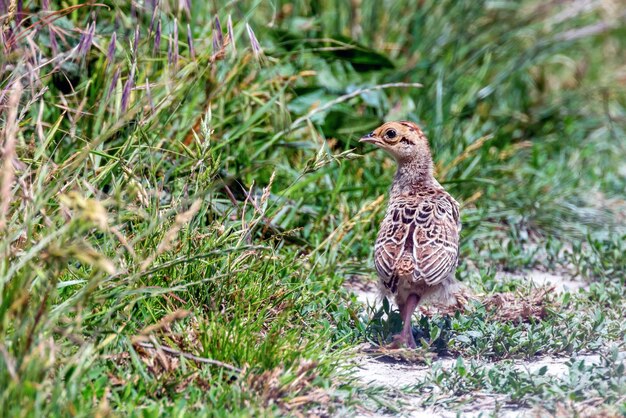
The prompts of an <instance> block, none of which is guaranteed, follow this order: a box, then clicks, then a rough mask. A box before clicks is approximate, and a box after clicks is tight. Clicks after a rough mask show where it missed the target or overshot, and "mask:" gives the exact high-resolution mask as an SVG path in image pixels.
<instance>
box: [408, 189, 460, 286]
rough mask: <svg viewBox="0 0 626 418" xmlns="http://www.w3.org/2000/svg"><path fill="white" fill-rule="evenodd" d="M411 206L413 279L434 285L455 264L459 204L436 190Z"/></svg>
mask: <svg viewBox="0 0 626 418" xmlns="http://www.w3.org/2000/svg"><path fill="white" fill-rule="evenodd" d="M413 207H414V208H415V217H414V222H415V228H413V236H412V240H413V258H414V260H415V266H416V268H415V271H414V273H413V277H414V280H416V281H421V280H424V281H425V282H426V284H428V285H430V286H434V285H436V284H438V283H441V282H442V281H443V280H444V279H445V278H446V277H448V275H449V274H450V273H451V272H452V271H454V269H455V268H456V265H457V262H458V256H459V231H460V221H459V205H458V203H457V202H456V201H455V200H454V199H452V197H451V196H450V195H449V194H448V193H446V192H445V191H437V192H436V193H434V194H429V195H426V196H424V198H423V199H421V200H420V201H419V203H418V204H416V205H414V206H413Z"/></svg>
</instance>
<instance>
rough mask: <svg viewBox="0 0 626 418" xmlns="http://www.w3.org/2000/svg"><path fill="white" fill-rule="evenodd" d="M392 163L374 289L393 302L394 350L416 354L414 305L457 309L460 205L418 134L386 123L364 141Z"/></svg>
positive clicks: (412, 127)
mask: <svg viewBox="0 0 626 418" xmlns="http://www.w3.org/2000/svg"><path fill="white" fill-rule="evenodd" d="M359 142H363V143H368V144H372V145H374V146H376V147H378V148H380V149H382V150H384V151H386V152H387V153H388V154H389V155H391V156H392V157H393V158H394V159H395V160H396V163H397V164H396V165H397V170H396V174H395V177H394V179H393V182H392V184H391V189H390V191H389V202H388V205H387V211H386V213H385V217H384V219H383V221H382V223H381V225H380V229H379V231H378V236H377V238H376V243H375V245H374V265H375V267H376V271H377V273H378V278H379V288H380V290H381V293H382V294H383V295H384V296H387V297H393V298H394V300H395V303H396V305H397V306H398V308H399V310H400V316H401V317H402V321H403V326H402V331H401V332H400V334H398V335H396V336H395V337H394V340H393V342H392V344H391V346H392V347H393V348H400V347H403V346H406V347H409V348H415V347H416V344H415V339H414V338H413V334H412V332H411V318H412V316H413V313H414V312H415V309H416V308H417V306H418V305H424V304H429V303H430V304H433V305H437V306H446V307H449V306H455V305H459V304H462V303H463V301H464V299H463V297H462V296H460V295H461V290H462V287H461V284H460V283H459V282H458V281H457V280H456V279H455V274H456V267H457V264H458V259H459V233H460V231H461V221H460V210H459V203H458V202H457V201H456V200H455V199H454V198H453V197H452V196H450V194H448V193H447V192H446V190H445V189H444V188H443V186H441V184H439V182H438V181H437V180H436V179H435V177H434V174H433V159H432V156H431V152H430V146H429V144H428V139H427V138H426V135H425V134H424V132H423V131H422V129H421V128H420V127H419V126H418V125H417V124H415V123H413V122H409V121H393V122H387V123H384V124H383V125H381V126H380V127H378V128H376V129H375V130H374V131H372V132H370V133H369V134H367V135H365V136H363V137H362V138H361V139H360V140H359Z"/></svg>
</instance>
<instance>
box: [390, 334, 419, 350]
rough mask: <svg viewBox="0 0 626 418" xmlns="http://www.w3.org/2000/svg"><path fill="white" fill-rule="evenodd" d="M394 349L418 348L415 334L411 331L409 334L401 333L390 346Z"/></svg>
mask: <svg viewBox="0 0 626 418" xmlns="http://www.w3.org/2000/svg"><path fill="white" fill-rule="evenodd" d="M388 347H389V348H392V349H399V348H405V347H406V348H417V344H415V339H414V338H413V334H412V333H411V332H410V331H409V333H404V332H402V333H400V334H398V335H395V336H394V337H393V341H392V342H391V344H389V346H388Z"/></svg>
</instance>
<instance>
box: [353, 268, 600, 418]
mask: <svg viewBox="0 0 626 418" xmlns="http://www.w3.org/2000/svg"><path fill="white" fill-rule="evenodd" d="M496 277H498V278H500V279H502V280H507V279H512V278H521V279H525V280H530V281H532V282H533V283H535V285H536V286H537V287H544V286H551V287H554V289H555V291H556V292H558V293H562V292H565V291H569V292H576V291H578V290H579V289H582V288H585V286H586V283H585V282H582V281H577V280H574V279H567V278H565V277H561V276H557V275H554V274H550V273H546V272H542V271H535V270H531V271H525V272H521V273H515V274H511V273H502V274H498V275H497V276H496ZM348 286H349V288H350V290H351V291H352V292H353V293H354V294H355V295H356V297H357V299H358V300H359V301H360V302H362V303H363V304H365V305H369V306H374V305H378V304H380V297H379V295H378V291H377V289H376V286H375V285H374V284H373V283H363V282H358V283H357V282H355V283H351V284H349V285H348ZM361 353H363V354H361ZM366 353H367V354H366ZM577 359H583V360H584V361H585V363H587V362H591V363H598V362H599V361H600V357H599V356H597V355H588V356H580V357H578V358H577ZM568 360H569V359H568V358H564V357H541V358H537V359H534V360H532V361H517V362H515V365H516V367H519V368H520V369H521V370H528V371H530V372H534V371H537V370H539V369H540V368H541V367H544V366H546V367H547V372H546V373H547V374H548V375H552V376H555V377H561V376H566V375H567V373H568V367H567V365H566V363H567V361H568ZM353 361H354V362H355V363H356V365H357V372H356V377H357V379H358V380H359V381H360V382H361V383H362V384H364V385H367V386H373V387H384V388H386V390H387V391H389V389H391V390H392V391H393V393H394V395H395V396H396V399H397V401H398V404H402V405H403V406H402V412H401V414H398V413H389V414H386V413H369V412H364V413H362V414H361V415H360V417H388V416H397V415H403V416H410V417H444V418H448V417H456V416H459V415H460V416H463V417H478V416H492V414H494V413H496V414H497V416H498V417H506V418H509V417H511V418H512V417H537V416H544V414H542V413H540V412H538V411H536V410H532V409H529V408H520V407H512V406H507V405H506V404H505V398H506V397H505V396H504V395H495V394H489V393H484V394H480V393H478V394H473V395H472V397H471V399H468V402H467V403H466V404H464V405H463V406H462V407H461V408H460V409H456V410H447V409H444V408H441V407H423V406H421V402H420V400H419V397H418V396H415V397H412V396H410V395H407V394H406V392H407V390H406V389H408V388H410V386H411V385H413V384H416V383H418V382H420V381H421V380H423V379H424V378H425V377H426V376H427V375H428V372H429V371H430V369H431V366H427V365H425V364H423V363H415V364H411V363H407V362H402V361H396V360H393V359H391V358H390V357H388V356H384V355H376V353H375V352H374V353H372V350H371V347H370V346H369V345H368V344H364V345H363V346H362V347H361V349H360V350H359V354H357V356H356V357H355V359H354V360H353ZM454 361H455V360H454V359H450V358H445V359H441V360H437V361H436V362H434V363H440V364H441V366H442V367H443V368H448V367H451V366H452V365H453V363H454Z"/></svg>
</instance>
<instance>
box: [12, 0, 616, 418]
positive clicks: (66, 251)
mask: <svg viewBox="0 0 626 418" xmlns="http://www.w3.org/2000/svg"><path fill="white" fill-rule="evenodd" d="M13 3H15V5H17V4H18V3H19V5H20V7H22V6H23V9H19V10H23V12H22V13H23V14H19V13H18V15H17V17H19V18H20V19H21V21H20V22H19V24H18V20H16V15H15V14H14V11H13V10H14V9H11V7H9V6H10V4H13ZM157 3H158V4H159V7H158V8H157V11H156V13H153V11H152V8H151V7H152V6H151V4H152V2H151V1H146V2H135V4H134V5H133V7H131V5H130V2H121V1H116V2H112V1H108V0H107V1H104V2H102V3H99V4H93V5H88V4H83V3H82V2H79V1H75V0H63V1H52V2H50V6H49V9H47V10H45V9H42V4H41V3H40V2H34V1H29V0H26V1H23V2H22V1H19V2H12V1H7V0H5V1H2V0H0V23H2V24H3V26H4V27H3V29H4V32H3V37H4V38H3V39H4V40H5V41H4V42H3V44H4V46H3V48H4V50H3V52H2V54H1V56H0V91H1V93H0V95H1V96H0V97H1V98H0V105H1V106H2V111H1V112H0V128H2V134H1V136H0V141H2V144H3V145H2V153H1V154H0V167H1V168H0V202H2V203H0V237H1V238H2V239H1V240H0V289H1V299H0V318H1V319H0V336H1V337H2V338H1V339H0V387H2V388H3V390H2V391H0V415H2V416H47V415H55V416H57V415H58V416H93V415H99V416H104V415H114V416H116V415H123V416H124V415H130V416H173V415H176V416H186V415H193V416H196V415H197V416H205V415H206V416H224V415H241V416H249V415H251V414H257V415H259V414H261V415H290V414H291V415H293V414H296V412H298V413H304V414H306V413H309V412H317V413H331V414H332V413H335V414H350V413H354V411H355V410H356V409H355V408H356V405H357V404H360V403H363V402H364V399H376V400H377V401H376V402H378V403H379V404H380V405H383V407H384V408H387V409H389V410H397V409H398V408H399V406H398V405H397V404H395V402H396V401H397V399H396V400H394V398H393V397H388V398H387V397H386V396H387V395H386V394H385V392H384V391H382V392H381V391H380V388H373V387H370V388H364V387H362V386H361V385H359V384H355V382H354V381H353V380H352V379H351V378H350V375H351V370H350V368H349V366H347V358H348V357H349V354H348V353H349V352H350V351H351V350H352V349H353V348H354V347H355V346H356V345H357V344H360V343H363V342H365V341H367V340H368V339H370V340H378V339H384V338H387V337H388V336H389V334H390V332H391V331H393V328H394V327H395V326H397V323H395V322H394V318H395V320H397V318H396V317H395V316H394V315H395V313H394V312H393V310H392V309H391V308H389V307H386V308H385V309H386V311H385V312H382V313H386V314H388V316H389V317H390V320H383V319H381V318H383V316H382V315H381V313H379V314H378V315H375V316H372V315H371V314H373V312H369V313H368V312H366V311H365V310H364V308H363V306H361V305H360V304H358V303H357V302H356V301H355V300H354V298H352V297H351V296H350V295H349V292H348V291H346V290H345V288H344V281H345V280H346V279H348V278H352V277H354V276H367V277H370V278H373V269H372V263H371V252H372V243H373V242H374V239H375V234H376V230H377V225H378V223H379V222H380V219H381V217H382V215H383V212H384V205H385V202H384V198H383V195H384V194H385V193H386V189H387V187H388V185H389V183H390V181H391V179H392V176H393V172H394V167H393V163H392V161H390V160H389V158H387V157H385V156H384V155H382V154H380V153H377V152H371V151H372V150H370V149H369V148H365V147H361V145H360V144H358V143H357V141H356V139H357V138H358V137H359V136H360V135H362V134H363V133H365V132H369V131H370V130H371V129H372V128H374V127H376V126H377V125H379V124H380V123H381V122H382V121H384V120H391V119H410V120H413V121H415V122H417V123H420V124H421V125H422V126H423V128H424V130H425V132H426V133H427V135H428V136H429V138H430V141H431V145H432V148H433V154H434V158H435V162H436V166H437V173H438V178H439V179H440V181H441V182H442V183H443V184H444V185H445V186H446V188H447V189H448V190H449V191H450V193H451V194H452V195H454V196H455V197H456V198H457V199H458V200H459V201H460V202H462V207H463V208H462V218H463V224H464V229H463V232H462V263H461V265H460V267H459V272H458V276H459V277H460V278H461V279H462V280H463V281H464V282H466V283H468V284H469V285H470V286H471V288H472V289H473V290H474V291H475V292H477V293H486V294H491V293H493V292H498V291H518V292H520V293H522V294H523V293H524V292H529V291H530V289H529V288H530V285H529V283H525V282H523V281H505V282H503V281H501V280H499V279H496V278H495V272H496V271H498V270H505V271H517V270H520V269H528V268H542V269H547V270H550V271H558V272H569V273H570V274H574V275H576V276H577V277H579V278H580V279H581V280H585V281H586V282H587V283H588V284H589V287H588V289H587V290H583V291H581V292H579V293H576V294H566V295H563V296H558V297H555V298H554V299H553V300H551V301H550V302H549V312H548V314H547V315H546V316H545V317H544V318H543V319H541V320H536V321H530V322H524V321H522V322H515V321H513V322H507V321H501V320H498V319H497V317H496V313H494V312H493V311H490V310H489V309H488V307H485V306H483V305H481V304H480V302H476V303H475V304H474V305H472V307H471V309H470V310H468V312H466V313H463V314H457V315H455V316H454V317H452V318H448V319H443V318H433V319H428V318H425V317H423V318H421V319H420V323H419V327H418V328H420V329H421V331H423V335H424V339H423V342H424V344H425V350H432V351H436V352H440V353H441V352H442V350H443V351H446V352H448V353H449V355H453V356H458V357H459V358H462V359H464V360H460V361H459V363H457V366H456V368H455V369H452V370H448V371H441V370H439V371H437V370H434V371H433V373H432V375H431V376H430V377H429V378H428V381H424V382H422V383H420V385H421V386H420V388H421V387H427V386H428V387H433V385H435V386H437V387H439V388H441V389H442V390H447V391H452V392H453V393H456V392H458V393H459V394H462V393H466V392H467V391H473V390H492V391H494V390H495V392H497V393H501V394H506V396H508V398H507V399H509V401H511V402H513V403H517V404H520V405H526V404H533V402H535V403H539V402H543V401H544V400H546V399H548V398H549V397H550V396H552V394H554V393H556V392H558V393H559V394H560V395H559V396H557V397H555V402H558V401H561V400H565V399H567V400H570V401H572V402H574V403H576V402H578V401H579V400H580V399H583V398H584V397H585V396H587V395H588V396H593V397H599V398H600V399H603V400H604V401H605V402H606V403H607V404H609V405H612V406H615V407H616V408H620V407H621V408H622V411H624V410H626V409H625V408H626V407H625V406H624V405H625V404H624V393H623V390H621V391H620V389H619V387H618V388H617V389H616V388H615V385H617V386H619V385H620V384H622V387H623V381H622V380H623V378H622V380H619V379H620V376H618V375H615V373H614V372H615V370H619V367H622V369H621V370H623V359H622V360H619V359H618V358H617V357H615V358H613V357H610V356H609V354H610V352H611V350H613V351H616V350H617V351H620V350H621V351H623V350H624V343H625V340H624V335H625V331H626V330H625V328H624V325H623V321H622V320H621V318H623V317H624V314H625V312H624V308H623V307H622V305H624V303H623V302H624V299H625V298H624V296H625V295H624V284H625V283H624V280H625V274H624V273H625V271H626V264H625V262H624V257H623V253H624V250H625V248H624V245H625V244H624V243H625V242H626V240H625V237H626V230H625V229H624V225H623V224H624V219H626V218H625V216H626V215H625V212H626V207H625V205H624V199H625V195H624V190H625V189H626V173H625V171H624V170H625V167H624V161H623V156H624V154H625V152H626V139H625V138H626V137H625V135H624V131H625V127H626V123H624V122H625V120H626V108H625V106H626V88H625V87H626V85H625V81H624V76H623V69H624V64H625V63H624V60H623V59H622V58H621V57H624V56H626V25H624V19H623V16H621V17H619V13H620V12H619V11H617V12H616V11H612V9H611V7H612V6H611V4H610V3H609V2H607V3H606V4H605V3H598V4H595V5H594V6H593V7H591V8H590V9H585V10H580V12H579V13H570V12H572V11H573V10H575V9H576V7H578V6H577V5H578V2H573V3H572V4H564V5H558V4H556V3H555V4H552V3H549V4H546V5H543V4H541V5H540V4H539V3H536V2H534V1H525V2H519V3H518V2H487V1H484V2H483V1H477V2H457V1H453V0H449V1H448V0H446V1H434V0H433V1H424V2H419V4H420V5H419V6H418V5H417V3H416V2H414V1H409V0H406V1H399V2H398V1H394V2H392V1H388V2H383V4H380V2H377V1H374V0H371V1H370V0H364V1H362V2H360V7H358V8H356V9H352V8H351V6H350V4H351V3H349V2H340V1H334V0H324V1H319V2H318V1H307V0H297V1H293V2H286V1H279V0H276V1H244V2H234V3H222V2H201V1H194V2H192V3H193V5H192V9H191V10H190V11H189V12H188V11H186V10H185V8H184V7H183V8H182V9H181V8H180V7H181V6H179V4H180V2H178V1H174V0H161V1H159V2H157ZM184 3H185V2H183V4H184ZM12 13H13V14H12ZM153 16H154V20H153ZM229 19H230V20H231V21H232V30H231V28H229V24H228V22H229ZM94 21H95V26H94V25H93V24H92V22H94ZM176 25H177V26H176ZM188 25H189V33H190V36H191V38H192V40H193V42H192V44H193V54H192V48H191V45H189V42H188V36H187V27H188ZM218 25H219V26H218ZM247 25H249V26H247ZM175 27H176V30H175ZM588 28H593V29H594V30H592V31H591V32H588V31H586V29H588ZM220 29H221V32H220ZM596 29H598V30H597V31H596ZM90 30H92V31H93V33H92V34H93V38H92V39H90ZM136 30H137V32H136ZM113 34H115V39H116V42H115V43H114V48H112V47H111V46H110V45H111V40H112V38H113ZM175 34H177V35H178V38H177V39H174V35H175ZM231 36H232V37H233V38H234V39H231ZM158 38H160V42H159V41H158V40H157V39H158ZM90 40H91V41H92V42H91V43H90V42H89V41H90ZM233 41H234V42H233ZM257 43H258V44H257ZM235 46H236V48H235ZM394 83H401V84H400V85H398V84H395V86H394ZM416 83H420V84H421V85H422V87H417V85H416ZM396 322H397V321H396ZM161 346H163V347H165V348H163V349H159V348H158V347H161ZM155 347H156V348H155ZM168 347H169V348H168ZM611 347H617V348H611ZM163 350H165V351H163ZM168 350H169V351H168ZM171 351H174V352H175V353H184V354H185V355H186V357H181V356H180V355H177V354H172V353H171ZM583 352H598V353H601V354H602V355H603V356H605V357H606V358H607V359H613V360H611V361H613V363H615V364H612V365H607V366H606V367H604V366H603V368H600V369H594V368H593V367H591V368H589V367H588V366H580V367H579V366H578V365H577V364H575V363H572V365H571V367H572V368H576V373H578V374H577V375H576V376H579V375H580V376H583V377H584V376H586V377H585V378H587V379H588V384H585V385H582V386H580V385H577V383H576V382H575V381H570V382H565V381H562V380H559V379H557V378H550V379H548V378H544V377H541V376H535V375H534V374H527V375H526V374H514V375H511V374H510V373H509V371H507V370H509V369H508V368H507V367H508V366H506V365H505V366H500V365H496V366H493V365H491V364H490V363H491V362H496V361H500V360H503V359H506V360H507V361H508V360H519V359H532V358H533V357H534V356H536V355H539V354H544V355H545V354H553V355H567V356H570V355H574V354H576V353H583ZM607 361H609V360H607ZM619 361H622V363H621V364H622V366H619V365H618V364H617V363H619ZM470 364H471V366H468V365H470ZM607 364H608V363H607ZM461 366H462V367H461ZM613 366H615V367H616V369H615V370H613V371H610V370H612V369H611V367H613ZM484 374H487V375H488V376H489V378H490V379H491V380H489V381H488V382H487V383H484V379H483V378H482V377H481V376H483V375H484ZM510 376H513V377H510ZM507 379H508V380H507ZM581 379H582V378H581ZM616 379H617V380H616ZM536 381H537V382H539V383H537V384H535V382H536ZM503 382H504V383H503ZM615 382H617V383H615ZM485 385H492V387H487V386H485ZM606 385H608V389H607V386H606ZM459 388H460V389H459ZM459 396H460V395H459ZM376 402H375V404H376ZM424 402H425V403H429V402H431V401H430V400H425V401H424ZM431 403H432V402H431ZM366 404H368V405H369V403H366ZM446 404H450V405H452V404H454V402H451V403H446ZM557 406H558V405H557V404H556V403H555V404H553V405H552V406H551V408H552V409H551V410H552V411H556V409H557ZM375 408H376V407H375Z"/></svg>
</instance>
